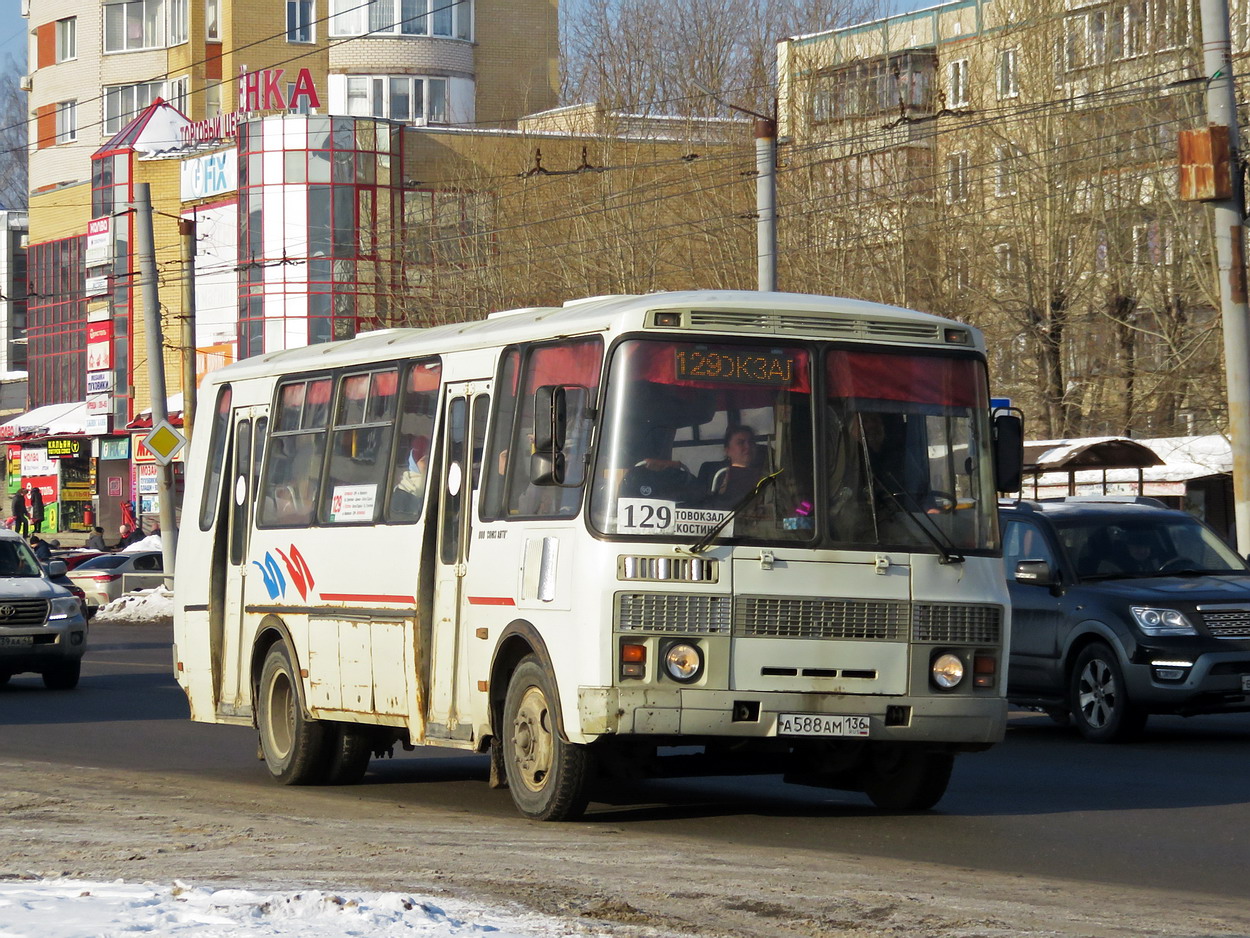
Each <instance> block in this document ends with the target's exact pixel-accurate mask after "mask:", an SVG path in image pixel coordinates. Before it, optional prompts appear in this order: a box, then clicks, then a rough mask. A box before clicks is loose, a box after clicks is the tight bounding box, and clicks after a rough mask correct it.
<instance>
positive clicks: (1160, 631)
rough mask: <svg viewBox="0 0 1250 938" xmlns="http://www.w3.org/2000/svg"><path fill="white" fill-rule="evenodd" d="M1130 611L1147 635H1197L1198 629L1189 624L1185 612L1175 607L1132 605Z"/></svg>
mask: <svg viewBox="0 0 1250 938" xmlns="http://www.w3.org/2000/svg"><path fill="white" fill-rule="evenodd" d="M1129 612H1131V613H1133V618H1134V619H1136V620H1137V625H1138V628H1140V629H1141V630H1142V631H1143V632H1145V633H1146V634H1147V635H1197V634H1198V630H1197V629H1195V628H1194V627H1193V626H1192V625H1190V624H1189V620H1188V619H1186V618H1185V614H1184V613H1183V612H1177V611H1176V610H1175V609H1158V608H1156V607H1154V606H1130V607H1129Z"/></svg>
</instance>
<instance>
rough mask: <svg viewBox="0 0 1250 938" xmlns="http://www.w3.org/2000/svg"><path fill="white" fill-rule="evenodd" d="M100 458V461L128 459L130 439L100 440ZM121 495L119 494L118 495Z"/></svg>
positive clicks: (125, 437) (126, 437)
mask: <svg viewBox="0 0 1250 938" xmlns="http://www.w3.org/2000/svg"><path fill="white" fill-rule="evenodd" d="M100 458H101V459H129V458H130V437H128V436H124V437H122V438H121V439H120V440H101V441H100ZM118 494H119V495H120V494H121V493H120V492H119V493H118Z"/></svg>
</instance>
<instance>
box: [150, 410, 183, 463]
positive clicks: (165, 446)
mask: <svg viewBox="0 0 1250 938" xmlns="http://www.w3.org/2000/svg"><path fill="white" fill-rule="evenodd" d="M143 445H144V446H146V447H147V448H148V452H150V453H151V454H152V455H153V456H155V457H156V461H157V462H158V463H160V464H161V465H162V466H168V465H169V463H170V461H171V460H172V459H173V458H174V457H175V456H177V455H178V452H179V450H181V449H182V448H183V447H184V446H186V445H187V438H186V437H185V436H183V435H182V434H181V433H179V432H178V431H177V430H175V429H174V428H173V427H171V426H170V425H169V423H168V422H167V421H165V420H162V421H161V422H160V423H158V424H156V425H155V426H154V427H152V430H151V432H149V433H148V435H147V436H145V437H144V438H143Z"/></svg>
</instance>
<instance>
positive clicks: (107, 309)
mask: <svg viewBox="0 0 1250 938" xmlns="http://www.w3.org/2000/svg"><path fill="white" fill-rule="evenodd" d="M112 318H113V307H112V306H110V305H109V304H108V303H107V302H105V303H97V304H96V305H95V306H88V307H87V322H109V321H110V320H111V319H112Z"/></svg>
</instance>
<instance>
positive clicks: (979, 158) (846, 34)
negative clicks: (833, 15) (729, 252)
mask: <svg viewBox="0 0 1250 938" xmlns="http://www.w3.org/2000/svg"><path fill="white" fill-rule="evenodd" d="M1246 7H1247V4H1245V3H1242V2H1236V3H1234V4H1233V17H1234V20H1233V29H1232V35H1233V42H1234V54H1235V56H1237V57H1238V59H1239V58H1240V57H1241V56H1242V55H1243V54H1244V52H1245V50H1246V46H1247V29H1246V20H1245V17H1246ZM778 74H779V76H780V79H779V101H780V124H781V134H782V136H783V137H785V136H788V137H789V139H790V141H791V143H792V152H794V153H795V154H796V157H795V158H794V159H792V160H791V161H790V165H789V167H788V170H789V172H788V173H787V175H788V177H789V184H790V186H791V187H792V191H793V190H794V188H796V187H797V186H798V185H799V183H800V182H801V183H802V185H803V186H804V187H805V188H804V190H803V191H804V193H805V197H806V198H808V199H816V200H818V201H819V204H820V205H821V208H822V211H821V213H820V214H819V216H816V215H815V213H812V214H810V215H805V216H804V215H800V217H799V218H798V219H796V220H795V222H794V223H793V224H792V225H791V227H790V235H791V237H801V238H805V239H807V241H808V243H820V244H822V245H824V246H825V256H826V264H825V266H826V274H827V276H828V278H829V279H831V280H833V281H834V283H833V284H832V285H831V286H830V287H829V289H832V290H835V291H837V290H839V289H841V290H843V291H845V290H847V289H849V290H850V291H852V292H856V293H859V294H860V295H867V296H869V297H871V298H873V299H882V300H886V301H893V302H901V303H904V304H906V305H911V306H918V307H920V308H925V309H930V310H932V311H934V312H939V313H943V314H946V315H952V316H956V317H959V318H963V319H966V320H968V321H971V322H973V323H975V324H976V325H978V326H980V327H982V328H984V329H985V330H986V332H987V334H988V335H989V337H990V339H991V341H992V343H993V348H994V349H995V352H996V354H995V360H994V363H993V368H994V372H995V374H994V378H995V383H996V387H997V389H998V393H1000V394H1003V395H1004V396H1009V397H1012V398H1013V399H1014V400H1015V401H1016V402H1017V403H1020V404H1022V405H1024V406H1025V408H1026V410H1027V411H1028V413H1029V415H1030V417H1031V419H1032V420H1033V421H1034V424H1033V426H1034V428H1035V429H1034V430H1033V432H1034V433H1035V434H1036V435H1050V436H1072V435H1078V434H1092V433H1105V432H1112V433H1137V434H1141V435H1148V434H1149V433H1160V434H1161V433H1175V432H1192V431H1189V430H1188V429H1187V428H1188V427H1191V426H1193V425H1194V423H1195V421H1196V422H1197V424H1198V425H1200V426H1201V427H1202V429H1211V430H1214V429H1216V428H1217V427H1218V426H1219V423H1220V421H1221V419H1222V417H1221V414H1222V408H1223V403H1222V375H1221V365H1220V361H1221V358H1220V355H1221V352H1220V343H1219V335H1218V316H1217V315H1216V313H1215V310H1216V308H1217V307H1218V302H1217V299H1216V295H1215V287H1214V284H1215V280H1214V272H1213V270H1212V265H1213V261H1212V258H1213V257H1214V249H1213V246H1212V241H1211V236H1210V232H1209V230H1208V227H1209V220H1208V216H1207V213H1206V210H1205V208H1204V206H1203V205H1202V204H1201V203H1200V202H1186V201H1182V199H1181V198H1180V194H1179V186H1178V181H1177V179H1178V168H1179V166H1178V146H1177V140H1178V136H1179V135H1180V134H1181V132H1182V131H1186V130H1193V129H1201V128H1205V126H1206V118H1205V109H1204V105H1203V100H1202V92H1203V87H1204V82H1203V66H1202V55H1201V36H1200V26H1199V18H1198V9H1197V4H1196V2H1193V0H1090V2H1086V0H1043V2H1041V3H1025V2H1022V0H953V2H948V3H942V4H938V5H936V6H933V7H930V8H927V9H923V10H919V11H916V12H912V13H905V14H899V15H896V16H890V17H885V18H882V19H878V20H874V21H871V22H868V23H863V24H859V25H856V26H852V27H848V28H844V29H838V30H834V31H830V32H826V33H820V34H814V35H809V36H801V37H794V38H791V39H789V40H786V41H785V42H783V43H781V45H780V46H779V49H778ZM1242 124H1243V126H1244V124H1245V118H1244V116H1243V118H1242ZM1225 169H1226V171H1227V168H1225ZM781 199H782V200H783V202H784V200H785V195H784V194H783V195H782V196H781ZM783 231H784V229H783Z"/></svg>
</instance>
